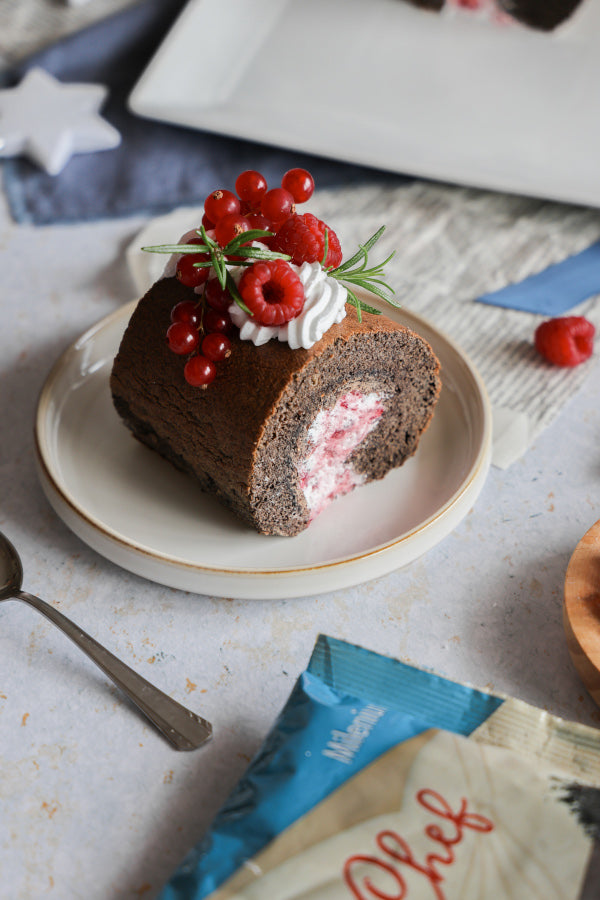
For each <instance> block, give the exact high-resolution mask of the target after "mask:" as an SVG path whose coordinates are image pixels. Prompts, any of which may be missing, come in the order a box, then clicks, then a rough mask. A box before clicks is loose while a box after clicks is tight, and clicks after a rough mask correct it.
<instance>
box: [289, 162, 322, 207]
mask: <svg viewBox="0 0 600 900" xmlns="http://www.w3.org/2000/svg"><path fill="white" fill-rule="evenodd" d="M281 187H282V188H285V190H286V191H289V192H290V194H291V195H292V197H293V198H294V202H295V203H306V201H307V200H310V198H311V197H312V195H313V191H314V189H315V182H314V180H313V177H312V175H311V174H310V172H307V171H306V169H290V170H289V171H288V172H286V173H285V175H284V176H283V178H282V179H281Z"/></svg>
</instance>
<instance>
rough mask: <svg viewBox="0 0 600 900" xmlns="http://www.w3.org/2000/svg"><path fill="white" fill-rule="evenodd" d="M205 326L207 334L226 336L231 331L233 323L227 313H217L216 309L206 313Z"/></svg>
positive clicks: (208, 310)
mask: <svg viewBox="0 0 600 900" xmlns="http://www.w3.org/2000/svg"><path fill="white" fill-rule="evenodd" d="M203 324H204V330H205V331H206V333H207V334H209V333H210V332H213V331H219V332H221V333H222V334H226V333H227V332H228V331H229V330H230V328H231V325H232V322H231V318H230V316H229V315H228V314H227V313H222V312H217V310H216V309H207V310H206V312H205V313H204V323H203Z"/></svg>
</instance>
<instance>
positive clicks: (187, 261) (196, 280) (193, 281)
mask: <svg viewBox="0 0 600 900" xmlns="http://www.w3.org/2000/svg"><path fill="white" fill-rule="evenodd" d="M199 262H210V256H207V255H206V254H205V253H184V254H183V256H182V257H181V259H180V260H179V262H178V263H177V269H176V271H175V275H176V276H177V278H178V279H179V281H181V283H182V284H185V286H186V287H198V286H199V285H201V284H204V282H205V281H206V279H207V278H208V273H209V271H210V268H209V267H208V266H196V265H195V264H196V263H199Z"/></svg>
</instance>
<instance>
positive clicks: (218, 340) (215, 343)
mask: <svg viewBox="0 0 600 900" xmlns="http://www.w3.org/2000/svg"><path fill="white" fill-rule="evenodd" d="M201 351H202V353H203V355H204V356H206V358H207V359H210V360H212V362H220V361H221V360H222V359H227V357H228V356H230V354H231V341H230V340H229V338H228V337H227V336H226V335H224V334H220V333H219V332H218V331H213V332H211V334H207V335H206V336H205V338H204V340H203V341H202V346H201Z"/></svg>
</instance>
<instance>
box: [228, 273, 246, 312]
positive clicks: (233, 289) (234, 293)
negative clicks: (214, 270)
mask: <svg viewBox="0 0 600 900" xmlns="http://www.w3.org/2000/svg"><path fill="white" fill-rule="evenodd" d="M227 289H228V291H229V293H230V294H231V297H232V300H234V301H235V302H236V303H237V305H238V306H239V307H240V309H243V310H244V312H245V313H246V314H247V315H248V316H251V315H252V311H251V310H250V309H248V307H247V306H246V304H245V303H244V301H243V300H242V297H241V294H240V292H239V291H238V288H237V284H236V283H235V281H234V280H233V275H232V274H231V272H227Z"/></svg>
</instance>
